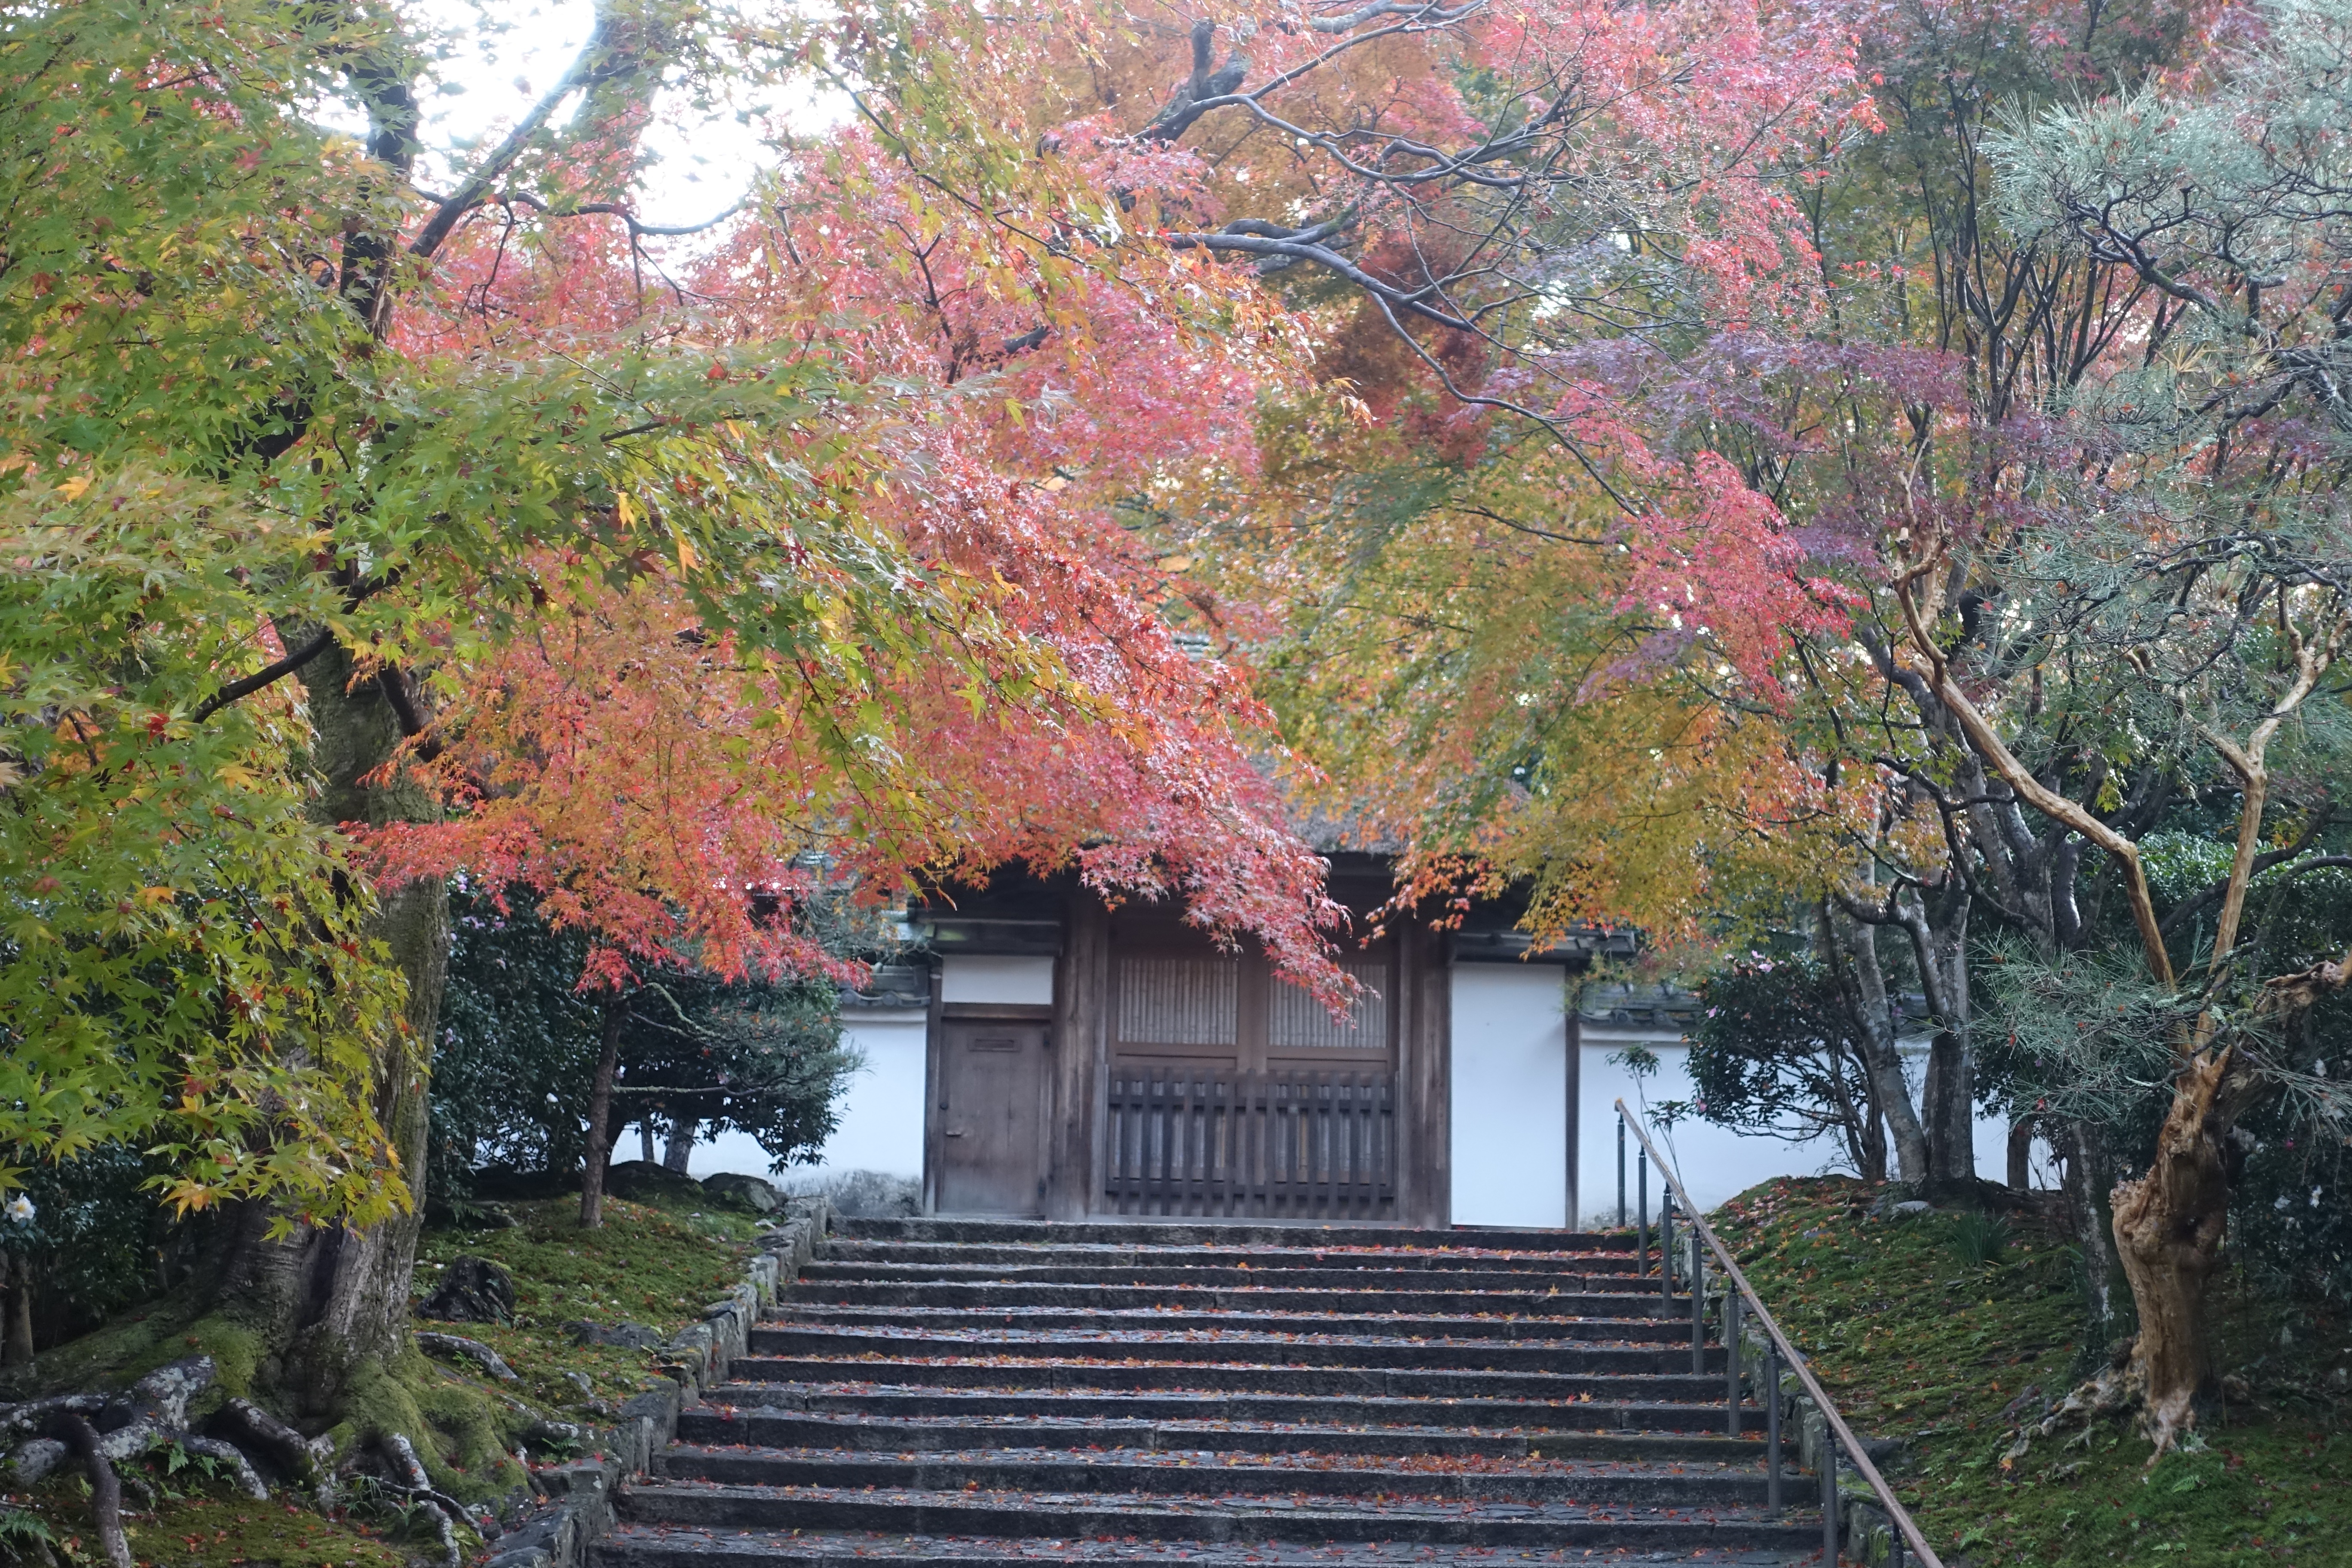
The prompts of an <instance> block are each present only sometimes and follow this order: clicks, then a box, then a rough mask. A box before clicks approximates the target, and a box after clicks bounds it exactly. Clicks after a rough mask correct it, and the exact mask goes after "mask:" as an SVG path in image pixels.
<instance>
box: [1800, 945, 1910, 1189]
mask: <svg viewBox="0 0 2352 1568" xmlns="http://www.w3.org/2000/svg"><path fill="white" fill-rule="evenodd" d="M1821 921H1822V948H1823V949H1824V950H1825V952H1826V955H1827V957H1828V959H1829V962H1830V965H1831V969H1832V973H1835V975H1836V977H1837V981H1838V994H1839V995H1840V996H1842V997H1843V998H1844V1001H1845V1010H1846V1014H1847V1016H1848V1018H1849V1020H1850V1021H1851V1022H1852V1023H1853V1026H1854V1040H1855V1043H1856V1047H1857V1048H1858V1049H1859V1050H1860V1051H1861V1052H1862V1065H1863V1070H1864V1072H1867V1073H1868V1074H1869V1075H1870V1088H1871V1093H1872V1094H1873V1095H1874V1097H1875V1098H1876V1100H1877V1101H1878V1105H1879V1109H1880V1110H1882V1111H1884V1112H1885V1117H1886V1130H1887V1132H1888V1134H1889V1137H1890V1140H1891V1142H1893V1144H1894V1154H1895V1174H1896V1175H1897V1176H1899V1177H1900V1178H1901V1179H1902V1180H1904V1181H1906V1182H1911V1183H1917V1182H1924V1181H1926V1180H1927V1133H1926V1131H1924V1130H1923V1129H1922V1128H1921V1127H1920V1125H1919V1116H1918V1113H1917V1112H1916V1110H1913V1109H1912V1107H1911V1085H1910V1082H1909V1080H1907V1079H1905V1078H1904V1076H1903V1058H1902V1056H1901V1054H1900V1053H1899V1052H1897V1051H1896V1050H1895V1020H1894V1016H1893V1015H1892V1014H1891V1013H1890V1012H1889V1011H1888V1008H1887V1005H1886V974H1885V970H1884V969H1882V968H1881V967H1880V966H1879V962H1878V934H1877V931H1875V929H1874V928H1873V927H1872V926H1870V925H1867V924H1865V923H1864V922H1863V921H1855V920H1849V919H1846V918H1843V917H1841V916H1840V915H1838V914H1837V913H1836V912H1835V911H1834V910H1830V909H1827V908H1824V909H1823V910H1822V911H1821Z"/></svg>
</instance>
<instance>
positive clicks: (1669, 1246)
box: [1658, 1192, 1675, 1311]
mask: <svg viewBox="0 0 2352 1568" xmlns="http://www.w3.org/2000/svg"><path fill="white" fill-rule="evenodd" d="M1658 1300H1659V1301H1660V1302H1661V1303H1662V1310H1665V1311H1672V1310H1674V1305H1675V1194H1673V1193H1671V1192H1665V1193H1661V1194H1658Z"/></svg>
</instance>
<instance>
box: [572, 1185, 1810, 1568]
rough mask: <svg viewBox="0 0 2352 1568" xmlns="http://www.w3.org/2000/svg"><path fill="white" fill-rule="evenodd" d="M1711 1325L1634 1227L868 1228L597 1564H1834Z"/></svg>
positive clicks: (629, 1509) (655, 1483)
mask: <svg viewBox="0 0 2352 1568" xmlns="http://www.w3.org/2000/svg"><path fill="white" fill-rule="evenodd" d="M1690 1333H1691V1329H1690V1306H1689V1300H1688V1298H1687V1297H1682V1298H1677V1299H1676V1300H1675V1301H1674V1302H1673V1303H1672V1304H1669V1303H1667V1302H1666V1301H1664V1300H1661V1297H1660V1294H1659V1289H1658V1285H1657V1282H1656V1277H1655V1275H1652V1276H1651V1278H1650V1279H1648V1280H1647V1281H1641V1280H1637V1279H1635V1277H1634V1275H1633V1256H1632V1249H1631V1244H1630V1242H1629V1240H1628V1239H1627V1238H1625V1237H1603V1236H1577V1235H1570V1234H1567V1233H1564V1232H1559V1231H1496V1230H1475V1231H1412V1230H1401V1229H1391V1228H1388V1227H1370V1226H1365V1227H1347V1226H1331V1227H1317V1228H1306V1227H1299V1226H1264V1225H1232V1224H1227V1225H1203V1224H1184V1223H1181V1222H1180V1223H1173V1224H1169V1223H1162V1224H1138V1223H1109V1224H1087V1225H1041V1224H1034V1223H1018V1222H993V1221H956V1220H894V1221H877V1220H843V1221H836V1222H835V1236H834V1237H833V1238H832V1239H831V1241H830V1242H828V1243H827V1244H826V1246H825V1247H824V1250H823V1251H822V1252H821V1254H820V1256H819V1258H818V1260H817V1261H816V1262H814V1264H812V1265H810V1266H809V1267H807V1268H804V1269H803V1271H802V1274H801V1278H800V1284H799V1287H798V1289H797V1290H796V1291H795V1292H794V1295H793V1299H792V1300H790V1301H789V1302H788V1303H787V1304H785V1305H784V1306H783V1307H782V1309H781V1310H779V1312H778V1313H777V1314H775V1315H774V1316H772V1318H771V1319H770V1321H768V1322H766V1323H764V1324H763V1325H761V1327H759V1328H756V1329H754V1330H753V1331H752V1332H751V1352H750V1353H749V1354H747V1355H745V1356H742V1357H740V1358H738V1359H737V1360H736V1362H735V1363H734V1365H733V1368H732V1370H731V1372H730V1377H731V1378H732V1380H733V1381H731V1382H729V1383H725V1384H719V1385H717V1386H715V1387H713V1388H712V1389H711V1390H710V1391H709V1394H708V1395H707V1399H706V1403H704V1404H703V1405H700V1406H698V1407H694V1408H690V1409H688V1411H687V1412H685V1414H684V1415H683V1416H682V1417H681V1419H680V1421H679V1424H678V1429H677V1441H676V1442H675V1443H674V1444H673V1445H672V1446H671V1447H669V1448H668V1449H667V1451H666V1452H664V1453H663V1454H662V1455H661V1456H660V1458H659V1459H658V1461H657V1463H656V1467H655V1468H656V1475H655V1477H654V1478H653V1479H649V1480H648V1481H646V1482H644V1483H641V1484H638V1485H636V1486H634V1487H632V1488H630V1489H627V1490H626V1491H625V1493H624V1495H623V1498H622V1506H621V1515H622V1520H623V1523H622V1525H621V1527H620V1528H619V1529H618V1530H617V1531H615V1532H614V1534H613V1535H611V1536H610V1537H608V1538H607V1539H606V1541H605V1542H604V1543H603V1544H602V1545H601V1546H600V1547H599V1548H598V1549H597V1563H598V1568H814V1565H815V1564H818V1563H825V1564H835V1563H839V1564H847V1563H851V1562H853V1561H856V1562H862V1563H881V1564H890V1563H902V1564H908V1565H910V1568H911V1565H914V1564H921V1565H923V1568H943V1565H945V1568H1012V1565H1013V1564H1016V1563H1039V1562H1045V1563H1055V1562H1073V1563H1113V1562H1116V1563H1138V1564H1151V1565H1158V1564H1171V1565H1172V1564H1176V1563H1202V1564H1212V1565H1223V1564H1231V1563H1264V1564H1306V1563H1310V1562H1311V1563H1316V1564H1318V1565H1321V1568H1373V1565H1375V1564H1380V1565H1385V1564H1403V1563H1413V1564H1426V1563H1438V1564H1445V1565H1449V1568H1472V1565H1473V1564H1479V1565H1486V1564H1492V1563H1495V1562H1496V1561H1497V1560H1501V1561H1505V1562H1508V1561H1523V1562H1524V1561H1540V1562H1547V1563H1549V1562H1580V1561H1582V1560H1584V1559H1586V1558H1593V1559H1597V1560H1609V1561H1614V1562H1651V1561H1656V1562H1664V1561H1669V1560H1671V1561H1674V1562H1680V1563H1691V1562H1698V1563H1784V1564H1785V1563H1808V1562H1815V1561H1818V1557H1819V1552H1820V1546H1819V1542H1820V1540H1821V1524H1820V1516H1819V1514H1818V1513H1815V1512H1810V1511H1806V1510H1801V1509H1798V1508H1793V1507H1792V1508H1790V1510H1788V1511H1787V1512H1786V1513H1785V1514H1784V1515H1782V1516H1780V1517H1779V1518H1774V1517H1771V1516H1770V1515H1769V1514H1768V1513H1767V1512H1766V1510H1765V1506H1764V1505H1765V1470H1764V1449H1763V1443H1762V1441H1761V1431H1762V1425H1763V1415H1762V1413H1761V1411H1760V1410H1757V1409H1754V1408H1749V1409H1748V1410H1747V1411H1745V1412H1744V1413H1743V1414H1744V1416H1745V1419H1744V1422H1743V1426H1744V1427H1745V1431H1744V1432H1743V1434H1742V1436H1738V1437H1733V1436H1729V1435H1728V1433H1727V1426H1728V1420H1727V1417H1728V1414H1729V1413H1728V1412H1727V1409H1726V1408H1725V1404H1724V1397H1725V1377H1724V1361H1723V1352H1722V1350H1721V1348H1720V1347H1719V1346H1710V1347H1708V1350H1707V1352H1706V1367H1707V1370H1706V1372H1705V1373H1703V1374H1699V1375H1694V1374H1693V1373H1692V1370H1691V1351H1690ZM1784 1485H1785V1494H1784V1495H1785V1497H1786V1500H1789V1501H1790V1502H1791V1503H1794V1502H1796V1501H1798V1500H1801V1499H1803V1498H1805V1497H1807V1496H1809V1495H1810V1492H1811V1488H1810V1487H1809V1486H1808V1485H1807V1484H1806V1483H1805V1482H1804V1481H1802V1480H1801V1479H1799V1478H1798V1477H1797V1476H1795V1475H1794V1474H1788V1475H1786V1476H1785V1477H1784Z"/></svg>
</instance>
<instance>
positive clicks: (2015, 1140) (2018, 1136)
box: [2007, 1116, 2034, 1193]
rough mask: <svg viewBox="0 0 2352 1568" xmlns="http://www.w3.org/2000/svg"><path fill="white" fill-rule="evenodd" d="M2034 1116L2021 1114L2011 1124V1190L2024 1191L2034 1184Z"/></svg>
mask: <svg viewBox="0 0 2352 1568" xmlns="http://www.w3.org/2000/svg"><path fill="white" fill-rule="evenodd" d="M2033 1129H2034V1122H2033V1118H2032V1117H2030V1116H2021V1117H2020V1118H2018V1119H2017V1120H2016V1121H2012V1122H2011V1123H2010V1125H2009V1170H2008V1172H2007V1175H2008V1177H2009V1186H2010V1190H2011V1191H2012V1192H2019V1193H2021V1192H2024V1191H2025V1190H2026V1189H2027V1188H2029V1187H2031V1186H2032V1185H2033Z"/></svg>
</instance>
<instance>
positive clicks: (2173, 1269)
mask: <svg viewBox="0 0 2352 1568" xmlns="http://www.w3.org/2000/svg"><path fill="white" fill-rule="evenodd" d="M2235 1060H2236V1056H2235V1053H2234V1052H2232V1051H2230V1050H2222V1051H2220V1052H2218V1053H2215V1054H2212V1055H2210V1056H2203V1057H2200V1058H2197V1059H2196V1060H2194V1061H2192V1062H2190V1063H2189V1066H2188V1067H2187V1068H2183V1069H2182V1071H2181V1074H2180V1077H2179V1079H2177V1080H2175V1085H2174V1094H2173V1100H2172V1108H2171V1110H2168V1112H2166V1114H2165V1118H2164V1126H2163V1128H2162V1129H2161V1130H2160V1131H2158V1134H2157V1139H2156V1159H2155V1161H2154V1163H2151V1164H2150V1165H2149V1166H2148V1168H2147V1174H2145V1175H2143V1176H2139V1177H2137V1178H2134V1179H2130V1180H2126V1181H2121V1182H2117V1183H2116V1187H2115V1194H2114V1205H2115V1233H2116V1254H2117V1256H2118V1257H2119V1258H2120V1259H2121V1260H2122V1263H2123V1270H2124V1277H2125V1278H2126V1279H2128V1280H2130V1281H2131V1290H2132V1300H2133V1302H2134V1303H2135V1304H2136V1305H2137V1307H2138V1309H2139V1366H2140V1373H2141V1376H2142V1378H2143V1380H2144V1385H2145V1397H2146V1399H2147V1415H2146V1416H2145V1418H2144V1419H2145V1421H2146V1424H2147V1435H2148V1436H2150V1437H2151V1438H2153V1439H2154V1440H2155V1443H2156V1451H2157V1452H2158V1453H2159V1454H2161V1453H2163V1452H2165V1451H2166V1450H2167V1449H2168V1448H2170V1447H2173V1445H2174V1444H2175V1443H2177V1442H2179V1439H2180V1436H2181V1435H2182V1434H2183V1433H2185V1432H2186V1431H2188V1430H2189V1428H2190V1427H2191V1426H2195V1425H2196V1421H2197V1409H2196V1406H2197V1401H2198V1399H2199V1398H2200V1396H2201V1395H2202V1394H2204V1393H2205V1390H2206V1387H2207V1385H2208V1384H2209V1383H2210V1379H2211V1376H2212V1365H2211V1360H2210V1353H2209V1350H2208V1346H2207V1343H2206V1340H2205V1331H2204V1310H2203V1309H2204V1303H2205V1287H2206V1284H2207V1282H2208V1281H2209V1280H2210V1279H2211V1278H2212V1275H2213V1265H2214V1261H2215V1259H2216V1258H2217V1257H2218V1256H2219V1254H2220V1252H2221V1237H2222V1235H2223V1233H2224V1231H2225V1230H2226V1229H2227V1227H2228V1222H2229V1211H2230V1176H2229V1166H2228V1163H2227V1162H2226V1160H2225V1158H2224V1151H2223V1148H2222V1140H2223V1138H2224V1137H2225V1136H2226V1134H2227V1132H2228V1128H2227V1126H2226V1125H2225V1124H2224V1123H2225V1121H2226V1116H2225V1114H2224V1113H2223V1111H2222V1110H2221V1105H2220V1101H2221V1099H2222V1095H2223V1091H2224V1089H2226V1088H2227V1087H2228V1083H2229V1079H2230V1078H2231V1068H2232V1065H2233V1064H2234V1062H2235Z"/></svg>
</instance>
